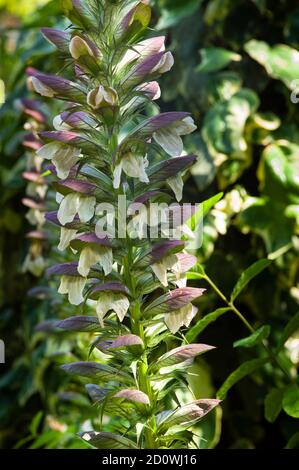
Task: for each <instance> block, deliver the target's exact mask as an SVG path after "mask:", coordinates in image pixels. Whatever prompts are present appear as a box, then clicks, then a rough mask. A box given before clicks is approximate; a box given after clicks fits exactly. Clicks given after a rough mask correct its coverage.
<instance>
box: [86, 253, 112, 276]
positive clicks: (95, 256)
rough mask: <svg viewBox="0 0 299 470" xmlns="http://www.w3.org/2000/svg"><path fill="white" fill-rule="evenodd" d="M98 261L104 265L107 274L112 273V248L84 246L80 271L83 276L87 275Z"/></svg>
mask: <svg viewBox="0 0 299 470" xmlns="http://www.w3.org/2000/svg"><path fill="white" fill-rule="evenodd" d="M96 263H99V264H100V265H101V266H102V268H103V271H104V273H105V276H107V275H108V274H109V273H111V271H112V267H113V255H112V249H111V248H109V247H106V246H99V247H91V246H86V247H84V248H83V250H82V251H81V253H80V258H79V264H78V273H79V274H81V276H87V275H88V274H89V271H90V268H91V266H93V265H94V264H96Z"/></svg>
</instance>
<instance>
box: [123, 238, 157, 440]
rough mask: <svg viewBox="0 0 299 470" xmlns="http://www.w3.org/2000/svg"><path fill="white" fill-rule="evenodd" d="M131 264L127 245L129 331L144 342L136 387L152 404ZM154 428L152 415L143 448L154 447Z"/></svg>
mask: <svg viewBox="0 0 299 470" xmlns="http://www.w3.org/2000/svg"><path fill="white" fill-rule="evenodd" d="M131 266H132V248H131V246H130V245H129V248H128V256H127V259H126V262H125V264H124V267H125V277H126V279H127V280H128V284H129V287H130V290H131V293H132V297H133V300H132V302H131V307H130V314H131V315H130V321H131V331H132V333H133V334H135V335H137V336H139V337H140V338H141V339H142V341H143V343H144V347H145V349H144V351H143V353H142V355H141V357H140V360H139V364H138V370H137V380H138V387H139V390H141V391H142V392H144V393H146V395H147V396H148V397H149V400H150V404H151V405H152V402H153V391H152V387H151V383H150V380H149V378H148V358H147V352H146V341H145V334H144V328H143V324H142V321H141V302H140V298H139V296H138V294H137V292H136V280H135V278H134V276H133V273H132V271H131V269H130V268H131ZM155 428H156V420H155V417H154V416H152V417H151V418H150V419H149V420H148V423H147V425H146V427H145V428H144V440H145V448H146V449H155V448H156V443H155V437H154V432H155Z"/></svg>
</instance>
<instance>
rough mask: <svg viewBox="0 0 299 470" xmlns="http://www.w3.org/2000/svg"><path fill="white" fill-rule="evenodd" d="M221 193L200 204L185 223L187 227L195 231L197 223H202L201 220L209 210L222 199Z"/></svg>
mask: <svg viewBox="0 0 299 470" xmlns="http://www.w3.org/2000/svg"><path fill="white" fill-rule="evenodd" d="M222 196H223V193H222V192H221V193H218V194H215V196H212V197H210V198H209V199H207V200H206V201H203V202H201V203H200V204H199V205H198V206H197V210H196V211H195V213H194V214H193V215H192V216H191V217H190V219H188V220H187V221H186V223H187V225H188V227H190V228H191V229H192V230H195V229H196V227H197V226H198V224H199V223H201V222H202V220H203V218H204V216H205V215H207V213H208V212H209V210H210V209H211V208H212V207H214V206H215V204H217V202H218V201H220V199H221V198H222Z"/></svg>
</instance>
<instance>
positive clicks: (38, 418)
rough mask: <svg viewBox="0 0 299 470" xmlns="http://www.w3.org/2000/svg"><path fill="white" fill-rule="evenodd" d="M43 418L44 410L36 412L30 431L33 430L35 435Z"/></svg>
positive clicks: (32, 432)
mask: <svg viewBox="0 0 299 470" xmlns="http://www.w3.org/2000/svg"><path fill="white" fill-rule="evenodd" d="M42 418H43V412H42V411H39V412H38V413H36V415H35V416H34V418H33V420H32V421H31V423H30V426H29V431H30V432H31V434H32V435H33V436H35V435H36V434H37V430H38V427H39V425H40V423H41V420H42Z"/></svg>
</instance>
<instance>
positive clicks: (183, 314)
mask: <svg viewBox="0 0 299 470" xmlns="http://www.w3.org/2000/svg"><path fill="white" fill-rule="evenodd" d="M197 311H198V309H197V308H196V307H195V306H194V305H192V304H191V303H190V304H187V305H185V306H184V307H182V308H180V309H178V310H174V311H173V312H170V313H168V314H167V315H166V316H165V323H166V325H167V327H168V329H169V330H170V331H171V333H173V334H175V333H176V332H177V331H178V330H179V329H180V328H181V327H182V326H189V325H190V323H191V321H192V319H193V318H194V317H195V315H196V314H197Z"/></svg>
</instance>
